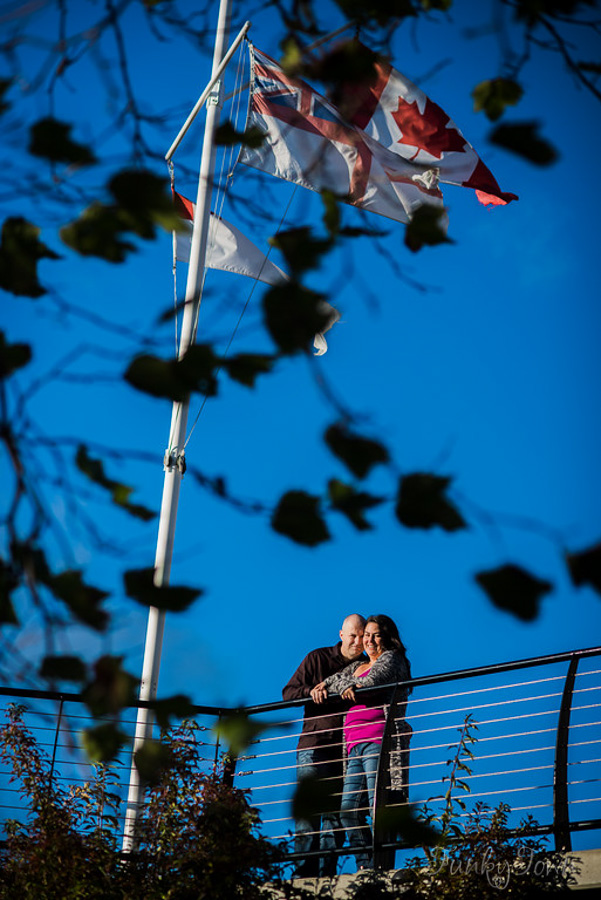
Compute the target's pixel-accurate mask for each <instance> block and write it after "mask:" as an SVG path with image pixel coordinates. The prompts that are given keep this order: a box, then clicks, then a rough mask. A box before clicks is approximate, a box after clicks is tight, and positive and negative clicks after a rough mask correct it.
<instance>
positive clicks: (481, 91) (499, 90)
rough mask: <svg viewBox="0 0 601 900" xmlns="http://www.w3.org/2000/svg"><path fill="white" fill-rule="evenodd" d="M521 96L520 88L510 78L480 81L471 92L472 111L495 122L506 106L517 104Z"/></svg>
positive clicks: (522, 92)
mask: <svg viewBox="0 0 601 900" xmlns="http://www.w3.org/2000/svg"><path fill="white" fill-rule="evenodd" d="M523 94H524V91H523V89H522V87H521V86H520V85H519V84H518V83H517V81H513V80H512V79H510V78H491V79H489V80H488V81H481V82H480V84H477V85H476V87H475V88H474V89H473V91H472V97H473V98H474V110H475V111H476V112H484V113H485V114H486V116H487V117H488V118H489V119H490V120H491V122H496V121H497V119H500V118H501V116H502V115H503V113H504V112H505V109H506V108H507V107H508V106H515V105H516V103H519V101H520V100H521V99H522V96H523Z"/></svg>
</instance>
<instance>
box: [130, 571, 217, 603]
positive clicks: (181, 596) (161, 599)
mask: <svg viewBox="0 0 601 900" xmlns="http://www.w3.org/2000/svg"><path fill="white" fill-rule="evenodd" d="M123 582H124V584H125V593H126V594H127V596H128V597H131V598H132V599H133V600H136V601H137V602H138V603H141V604H142V605H143V606H154V607H156V608H157V609H166V610H170V611H171V612H183V610H185V609H188V607H189V606H190V605H191V604H192V603H193V602H194V601H195V600H196V599H197V598H198V597H200V596H202V594H203V591H202V590H200V589H199V588H190V587H173V586H172V585H165V586H163V587H157V586H156V585H155V583H154V569H153V568H147V569H130V570H129V571H128V572H124V573H123Z"/></svg>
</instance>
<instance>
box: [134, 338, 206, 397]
mask: <svg viewBox="0 0 601 900" xmlns="http://www.w3.org/2000/svg"><path fill="white" fill-rule="evenodd" d="M218 366H219V359H218V358H217V357H216V356H215V354H214V353H213V351H212V349H211V347H209V346H208V345H206V344H195V345H193V346H192V347H190V348H189V349H188V351H187V353H186V354H185V356H183V357H182V359H181V360H177V359H169V360H164V359H160V358H159V357H158V356H152V355H150V354H144V353H143V354H140V355H139V356H136V358H135V359H134V360H133V361H132V362H131V363H130V365H129V366H128V368H127V371H126V372H125V375H124V378H125V380H126V381H127V382H128V383H129V384H131V386H132V387H135V388H136V389H137V390H139V391H143V392H144V393H146V394H150V395H151V396H153V397H163V398H165V399H168V400H175V401H178V402H182V401H183V400H185V399H186V397H188V396H189V394H190V393H192V391H199V392H200V393H202V394H204V395H205V396H206V397H214V396H215V395H216V393H217V377H216V374H215V372H216V369H217V368H218Z"/></svg>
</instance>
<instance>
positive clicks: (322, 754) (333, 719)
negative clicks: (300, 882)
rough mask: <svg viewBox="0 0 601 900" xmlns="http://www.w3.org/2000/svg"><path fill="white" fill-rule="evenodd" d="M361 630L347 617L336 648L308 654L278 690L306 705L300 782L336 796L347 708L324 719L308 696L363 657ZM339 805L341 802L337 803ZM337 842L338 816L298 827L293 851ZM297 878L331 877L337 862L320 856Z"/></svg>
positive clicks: (301, 867)
mask: <svg viewBox="0 0 601 900" xmlns="http://www.w3.org/2000/svg"><path fill="white" fill-rule="evenodd" d="M364 628H365V619H364V618H363V616H360V615H358V614H357V613H353V614H351V615H350V616H347V617H346V619H345V620H344V622H343V623H342V628H341V629H340V640H339V641H338V643H337V644H335V645H334V646H333V647H319V648H318V649H317V650H312V651H311V652H310V653H308V654H307V656H305V658H304V659H303V661H302V662H301V664H300V666H299V667H298V669H297V670H296V672H295V673H294V675H293V676H292V678H291V679H290V681H289V682H288V684H287V685H286V687H285V688H284V689H283V690H282V697H283V698H284V700H304V699H307V700H308V702H307V703H306V704H305V713H304V720H303V727H302V731H301V733H300V737H299V740H298V746H297V751H296V773H297V777H298V779H299V780H300V779H302V778H306V777H308V776H313V777H314V776H316V775H317V776H319V777H320V778H324V779H328V785H329V786H330V787H333V788H334V789H335V793H337V794H340V792H341V790H342V724H343V719H344V713H345V711H346V709H347V708H348V703H336V704H335V703H330V704H329V706H328V714H327V715H324V708H323V706H317V704H315V703H313V701H312V700H311V699H310V696H309V695H310V692H311V690H312V688H314V687H315V685H316V684H319V683H320V682H322V681H323V679H324V678H327V676H328V675H333V674H334V672H338V671H340V669H343V668H344V667H345V666H348V664H349V663H351V662H353V660H355V659H358V658H359V657H360V656H361V655H362V654H363V629H364ZM336 779H338V781H339V784H337V783H336ZM339 800H340V797H337V801H338V802H339ZM337 837H338V840H337ZM341 839H342V831H341V826H340V822H339V819H338V815H337V813H333V812H329V813H323V814H322V815H321V816H316V817H315V818H314V819H313V820H312V821H311V822H304V821H297V823H296V838H295V844H294V849H295V852H296V853H305V854H306V853H308V852H309V851H311V850H317V849H319V850H324V851H326V852H327V851H330V850H333V849H334V848H335V847H336V846H339V845H340V843H341ZM296 874H297V877H299V878H308V877H313V876H316V875H335V874H336V857H335V856H331V855H330V856H327V855H324V856H320V857H310V858H309V859H306V860H304V861H302V860H301V861H299V864H298V865H297V869H296Z"/></svg>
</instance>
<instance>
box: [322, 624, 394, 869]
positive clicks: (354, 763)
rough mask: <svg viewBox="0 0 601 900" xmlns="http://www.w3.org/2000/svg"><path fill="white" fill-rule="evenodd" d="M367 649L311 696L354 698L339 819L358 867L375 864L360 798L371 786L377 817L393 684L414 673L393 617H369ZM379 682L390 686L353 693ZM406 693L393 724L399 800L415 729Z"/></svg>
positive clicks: (365, 635)
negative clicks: (376, 801)
mask: <svg viewBox="0 0 601 900" xmlns="http://www.w3.org/2000/svg"><path fill="white" fill-rule="evenodd" d="M363 649H364V651H365V653H366V654H367V657H368V659H367V661H364V660H356V661H355V662H352V663H351V664H350V665H349V666H346V668H344V669H342V670H341V671H340V672H336V673H335V674H334V675H330V676H329V677H328V678H326V679H325V681H322V682H321V683H320V684H318V685H316V686H315V687H314V688H313V690H312V691H311V697H312V698H313V700H314V701H315V702H316V703H323V702H324V701H325V700H326V699H327V698H328V696H330V695H332V694H340V695H341V696H342V697H344V698H345V699H346V700H352V701H353V706H351V708H350V709H349V711H348V713H347V714H346V718H345V721H344V742H345V749H346V770H345V776H344V789H343V796H342V803H341V808H340V819H341V821H342V825H343V827H344V828H345V830H346V832H347V837H348V841H349V845H350V846H351V847H353V848H355V849H356V850H357V851H358V852H357V853H356V860H357V868H368V867H370V866H371V865H372V859H371V843H372V838H371V832H370V829H369V827H368V826H367V825H366V824H365V821H364V819H365V817H364V816H360V813H361V812H362V808H361V802H362V801H361V798H362V796H363V795H364V791H365V790H367V795H368V798H369V812H370V814H371V817H372V822H373V818H374V814H373V810H374V795H375V787H376V773H377V770H378V761H379V758H380V750H381V745H382V740H383V737H384V729H385V727H386V720H387V717H388V713H389V708H390V703H391V700H392V695H393V693H394V691H395V687H394V686H395V685H396V684H397V683H398V682H404V681H408V680H409V679H410V678H411V666H410V664H409V660H408V658H407V652H406V650H405V647H404V645H403V642H402V641H401V638H400V636H399V631H398V628H397V626H396V625H395V623H394V622H393V620H392V619H391V618H390V617H389V616H386V615H377V616H370V617H369V618H368V620H367V622H366V625H365V631H364V633H363ZM378 685H391V687H390V688H389V689H388V690H384V691H378V692H377V693H375V692H374V695H372V696H367V697H364V696H361V697H360V699H359V700H357V698H356V697H355V688H359V687H365V688H370V687H376V686H378ZM408 696H409V688H408V686H406V685H400V686H399V687H398V688H397V693H396V700H397V701H398V705H395V706H396V711H395V713H394V721H393V722H392V723H391V724H392V729H391V752H390V768H389V771H388V776H389V778H388V787H389V788H390V789H391V790H394V791H399V792H401V796H400V798H399V799H406V797H407V757H408V750H409V738H410V736H411V728H410V726H409V725H408V724H407V723H406V722H405V709H406V706H407V698H408ZM362 820H363V821H362Z"/></svg>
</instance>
